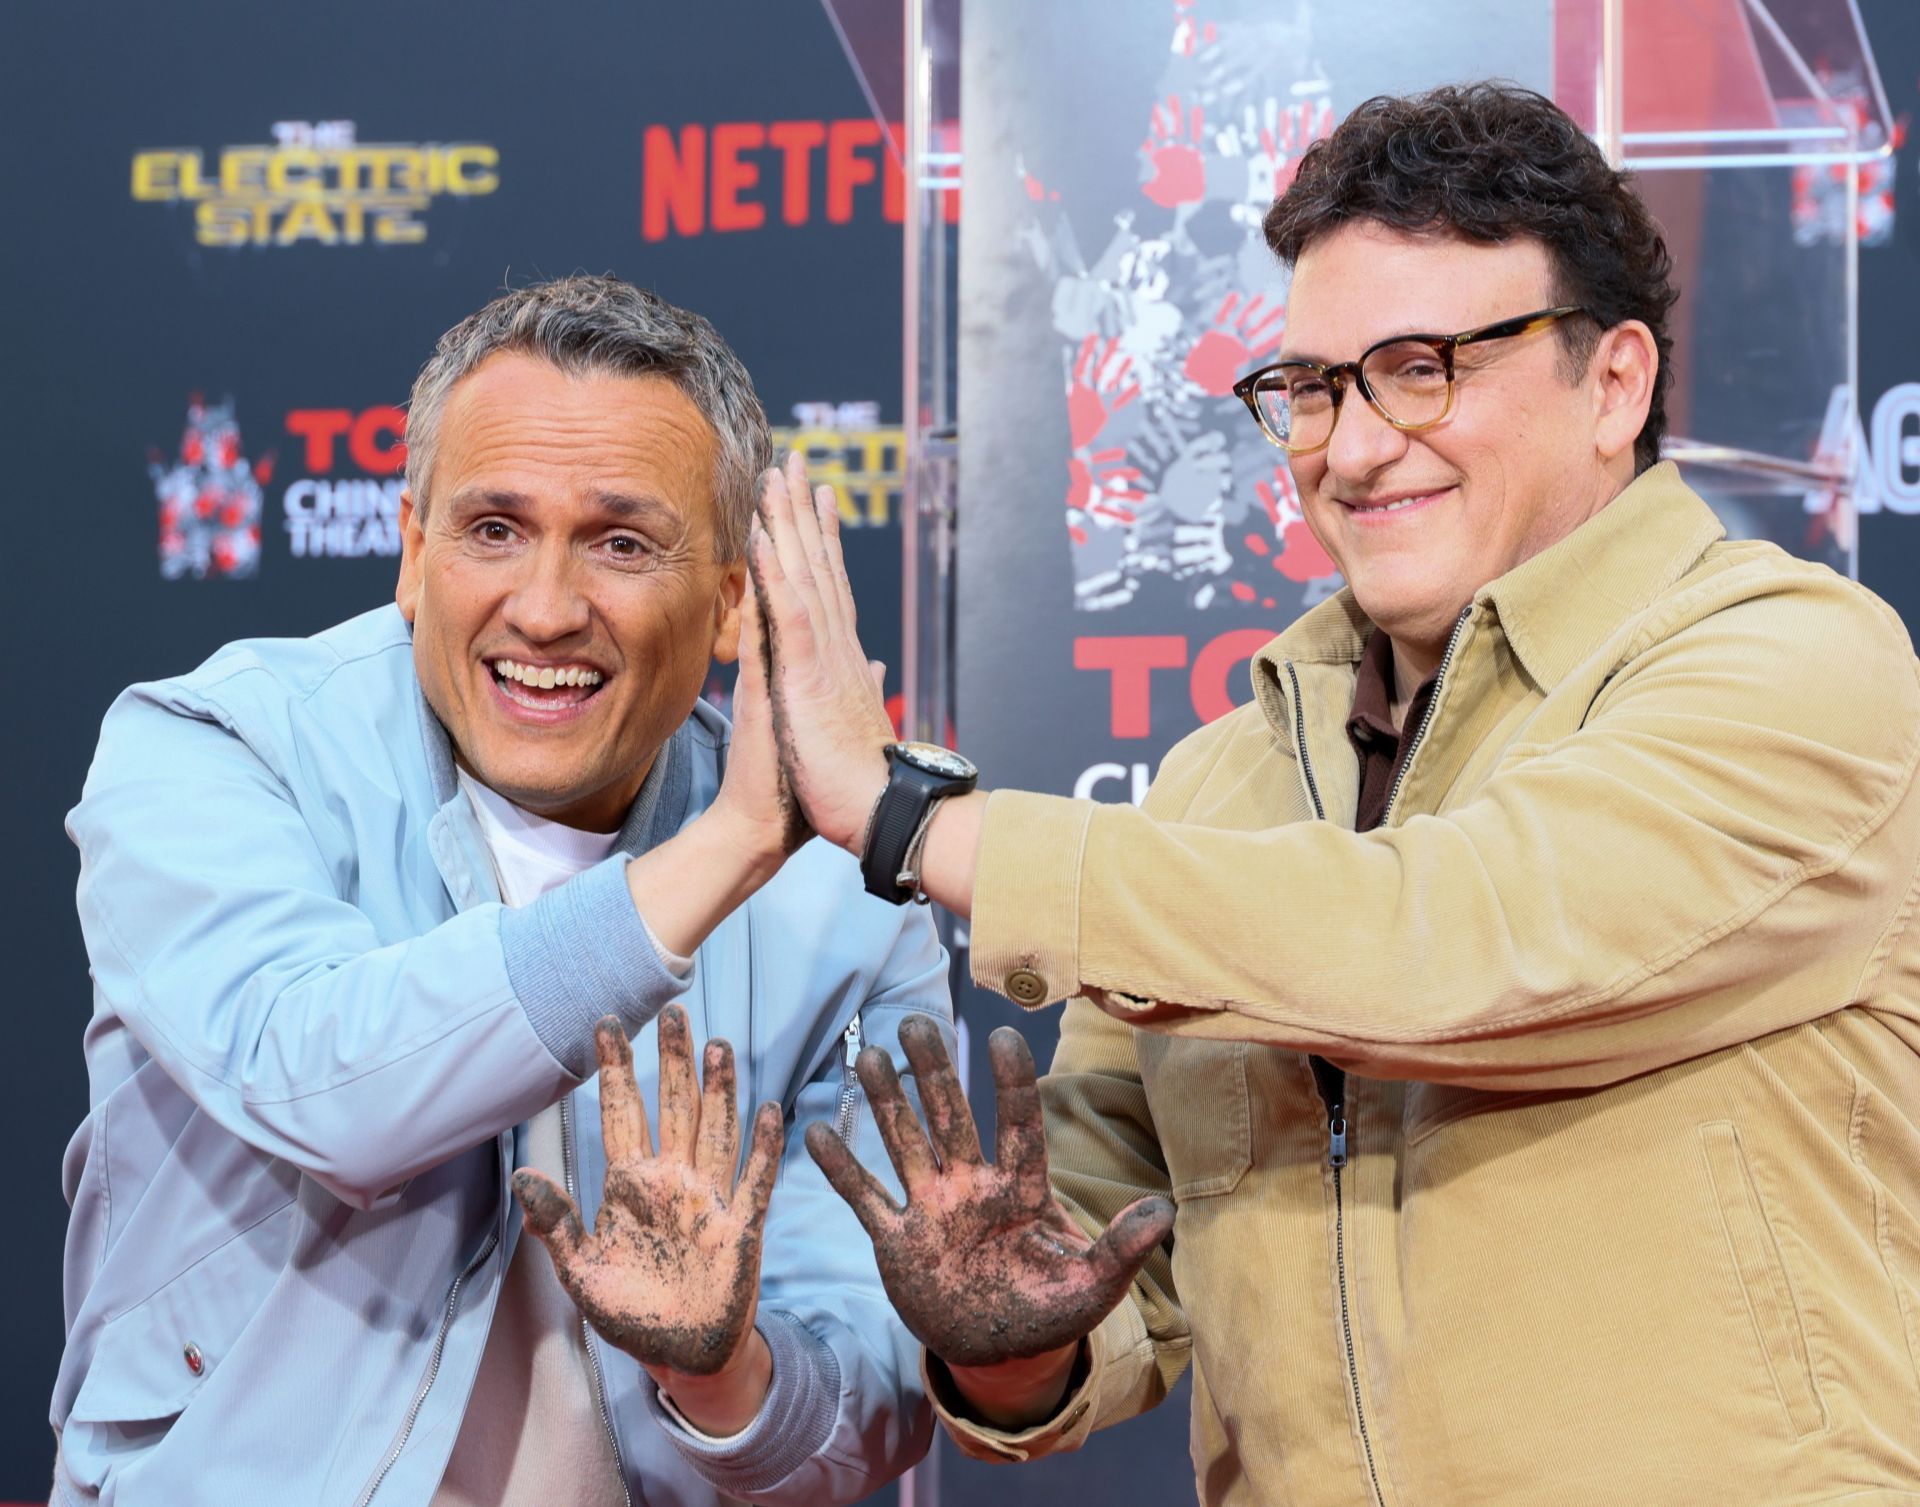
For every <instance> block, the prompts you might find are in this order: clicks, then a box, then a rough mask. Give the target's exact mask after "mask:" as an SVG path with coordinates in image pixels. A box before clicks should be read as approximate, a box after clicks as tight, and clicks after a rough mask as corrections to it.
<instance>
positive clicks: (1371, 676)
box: [1347, 628, 1439, 832]
mask: <svg viewBox="0 0 1920 1507" xmlns="http://www.w3.org/2000/svg"><path fill="white" fill-rule="evenodd" d="M1438 679H1439V676H1438V675H1429V676H1428V677H1427V678H1426V680H1425V681H1423V682H1422V683H1421V686H1420V689H1419V690H1417V691H1415V692H1414V693H1413V700H1412V701H1410V702H1409V703H1408V704H1407V717H1406V723H1405V732H1404V734H1403V733H1402V730H1401V728H1398V727H1395V726H1394V725H1393V642H1392V640H1390V639H1389V638H1388V637H1387V635H1386V634H1385V633H1384V632H1383V631H1381V630H1380V629H1378V628H1376V629H1374V630H1373V635H1372V636H1371V637H1370V638H1369V639H1368V640H1367V647H1366V649H1365V651H1364V652H1363V653H1362V654H1361V656H1360V677H1359V679H1358V680H1357V681H1355V683H1354V687H1353V710H1352V712H1350V713H1349V714H1348V716H1347V741H1348V742H1349V743H1351V744H1353V751H1354V752H1355V753H1356V754H1358V755H1359V756H1360V804H1359V805H1358V806H1357V807H1356V808H1355V810H1354V818H1353V829H1354V831H1356V832H1370V831H1372V830H1373V829H1374V828H1375V827H1377V826H1379V825H1380V823H1381V822H1382V821H1383V820H1384V819H1385V818H1386V814H1387V798H1388V796H1390V795H1391V794H1392V793H1393V782H1394V781H1395V780H1396V779H1398V778H1399V776H1400V767H1401V765H1403V764H1405V763H1406V761H1407V752H1408V750H1409V748H1410V747H1411V745H1412V743H1413V734H1414V733H1415V732H1417V731H1418V730H1419V727H1420V719H1421V718H1423V717H1425V716H1426V714H1427V703H1428V702H1429V701H1431V700H1432V699H1433V686H1434V682H1435V681H1436V680H1438Z"/></svg>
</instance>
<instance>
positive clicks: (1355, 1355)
mask: <svg viewBox="0 0 1920 1507" xmlns="http://www.w3.org/2000/svg"><path fill="white" fill-rule="evenodd" d="M1370 631H1372V630H1371V625H1370V624H1369V623H1368V622H1367V621H1366V620H1365V619H1364V618H1363V617H1362V616H1361V615H1360V613H1359V611H1358V610H1357V608H1356V607H1355V605H1354V603H1353V600H1352V598H1351V597H1350V596H1348V595H1344V594H1343V595H1341V596H1339V597H1337V598H1335V599H1334V600H1332V601H1330V602H1328V603H1326V604H1324V605H1323V606H1322V607H1320V608H1318V609H1316V610H1315V611H1313V612H1311V613H1309V614H1308V615H1307V616H1306V617H1304V618H1302V619H1301V620H1300V621H1299V622H1298V623H1297V624H1295V625H1294V627H1292V628H1291V629H1289V630H1288V631H1287V632H1286V633H1285V634H1283V635H1282V636H1281V637H1280V638H1279V639H1277V640H1276V641H1275V642H1274V643H1273V644H1272V645H1270V646H1269V647H1268V648H1267V649H1266V650H1264V651H1263V652H1262V653H1261V654H1260V655H1259V656H1258V657H1257V658H1256V659H1255V661H1254V664H1253V677H1254V685H1255V690H1256V700H1255V703H1254V704H1253V705H1250V706H1247V707H1244V708H1242V709H1241V710H1239V711H1238V712H1236V713H1234V714H1232V715H1230V716H1228V717H1226V718H1224V719H1223V720H1221V721H1219V722H1217V723H1215V724H1214V725H1212V726H1211V727H1208V728H1206V729H1203V730H1202V731H1200V732H1198V733H1196V734H1194V735H1193V736H1192V737H1191V738H1189V739H1187V740H1186V741H1185V742H1184V743H1182V744H1181V745H1180V747H1179V748H1177V749H1176V750H1174V752H1173V753H1172V754H1171V755H1170V756H1169V757H1168V758H1167V760H1166V763H1165V766H1164V768H1163V769H1162V771H1161V774H1160V777H1159V779H1158V781H1157V783H1156V784H1155V785H1154V787H1153V790H1152V792H1151V794H1150V795H1149V797H1148V799H1147V804H1146V809H1145V811H1144V812H1136V811H1134V810H1131V809H1130V808H1126V807H1115V806H1093V805H1090V804H1088V803H1084V802H1072V801H1065V800H1060V799H1056V798H1053V797H1044V796H1031V795H1019V794H1011V793H999V794H996V795H995V796H994V797H993V799H992V801H991V803H990V805H989V808H988V815H987V823H986V831H985V836H984V840H983V846H982V850H981V855H980V867H979V877H978V888H977V890H976V894H975V908H974V920H973V964H974V970H975V974H976V976H977V977H978V978H980V980H981V981H982V982H984V983H987V984H990V985H993V986H996V987H999V988H1001V989H1003V990H1005V991H1006V992H1008V993H1010V994H1012V995H1013V996H1014V997H1015V998H1016V999H1020V998H1021V997H1022V996H1023V995H1025V996H1027V997H1026V998H1025V999H1023V1000H1022V1002H1023V1003H1041V1002H1045V1001H1048V1000H1053V999H1058V998H1060V997H1062V996H1065V995H1069V994H1076V993H1086V992H1090V991H1096V990H1104V991H1109V992H1110V993H1111V994H1112V996H1113V997H1114V999H1115V1001H1116V1002H1117V1004H1118V1005H1119V1007H1121V1008H1125V1007H1126V1004H1127V1000H1128V999H1129V998H1131V999H1133V1000H1135V1001H1140V1002H1155V1001H1157V1002H1178V1003H1180V1004H1184V1005H1186V1006H1188V1007H1190V1008H1191V1010H1192V1012H1193V1013H1191V1014H1188V1015H1186V1016H1184V1017H1183V1018H1180V1019H1178V1020H1176V1021H1174V1022H1172V1023H1163V1024H1156V1025H1154V1026H1152V1027H1151V1028H1148V1029H1137V1028H1135V1027H1133V1026H1130V1025H1127V1024H1123V1023H1122V1022H1121V1021H1120V1020H1117V1019H1114V1018H1112V1017H1110V1016H1109V1015H1107V1014H1105V1013H1102V1012H1101V1011H1100V1010H1098V1009H1096V1008H1095V1007H1094V1006H1093V1005H1092V1004H1090V1003H1089V1002H1088V1001H1087V1000H1085V999H1079V1000H1076V1001H1074V1002H1073V1003H1072V1004H1070V1005H1069V1006H1068V1008H1067V1013H1066V1016H1065V1019H1064V1022H1063V1035H1062V1039H1061V1043H1060V1048H1059V1053H1058V1055H1057V1057H1056V1058H1055V1060H1054V1064H1053V1068H1052V1071H1051V1073H1050V1075H1049V1076H1048V1078H1047V1079H1046V1080H1045V1102H1046V1109H1047V1115H1048V1127H1047V1128H1048V1134H1049V1139H1050V1144H1051V1146H1052V1154H1053V1158H1054V1169H1055V1183H1056V1187H1057V1188H1058V1190H1059V1191H1060V1193H1061V1194H1062V1195H1063V1197H1065V1198H1066V1199H1067V1200H1068V1201H1069V1203H1070V1204H1071V1205H1073V1206H1074V1207H1075V1208H1076V1209H1077V1210H1079V1211H1081V1217H1082V1218H1083V1219H1084V1220H1085V1221H1086V1222H1087V1223H1089V1224H1090V1225H1097V1224H1099V1223H1103V1222H1104V1221H1105V1220H1106V1219H1107V1218H1109V1217H1110V1216H1111V1215H1112V1214H1113V1213H1114V1212H1115V1211H1116V1210H1117V1209H1118V1208H1120V1207H1121V1206H1122V1205H1123V1204H1125V1203H1126V1202H1127V1201H1128V1200H1130V1199H1132V1198H1134V1197H1136V1196H1138V1195H1139V1194H1141V1193H1143V1192H1149V1191H1151V1192H1171V1193H1172V1195H1173V1197H1174V1199H1175V1200H1176V1201H1177V1203H1178V1206H1179V1219H1178V1223H1177V1224H1176V1226H1175V1230H1174V1239H1173V1245H1172V1253H1171V1258H1170V1259H1169V1258H1168V1256H1167V1255H1166V1254H1164V1253H1162V1254H1161V1255H1158V1256H1156V1257H1155V1259H1154V1260H1153V1261H1152V1262H1150V1263H1149V1264H1148V1266H1147V1268H1146V1269H1145V1271H1144V1272H1143V1274H1142V1278H1141V1280H1140V1281H1139V1282H1137V1283H1136V1285H1135V1287H1134V1290H1133V1295H1132V1301H1130V1302H1127V1303H1123V1304H1121V1306H1120V1308H1119V1309H1118V1310H1117V1311H1116V1312H1115V1313H1114V1314H1112V1315H1111V1316H1110V1317H1109V1318H1108V1319H1107V1320H1106V1321H1105V1322H1104V1323H1103V1324H1102V1325H1101V1326H1100V1328H1099V1329H1098V1330H1097V1331H1096V1332H1095V1334H1094V1336H1093V1340H1092V1347H1091V1348H1092V1368H1091V1372H1090V1374H1089V1375H1088V1376H1087V1378H1086V1380H1085V1383H1084V1384H1083V1385H1081V1386H1080V1387H1078V1388H1077V1389H1076V1390H1075V1391H1074V1393H1073V1394H1072V1395H1071V1396H1070V1397H1069V1398H1068V1399H1067V1401H1066V1402H1065V1403H1064V1404H1063V1405H1062V1407H1061V1410H1060V1413H1059V1415H1058V1416H1057V1417H1056V1418H1055V1419H1054V1420H1052V1421H1051V1422H1049V1423H1047V1424H1045V1425H1042V1426H1041V1427H1038V1428H1035V1429H1031V1430H1028V1431H1026V1432H1024V1433H1001V1432H996V1431H994V1430H991V1429H986V1428H981V1427H977V1426H974V1425H971V1424H969V1423H966V1422H963V1421H961V1420H960V1419H959V1418H957V1417H956V1416H955V1411H956V1410H952V1409H947V1410H945V1411H946V1416H947V1421H948V1427H949V1429H950V1430H951V1431H952V1432H953V1433H954V1435H955V1436H956V1438H957V1439H958V1440H959V1441H960V1443H961V1445H962V1447H963V1448H965V1449H966V1450H967V1451H968V1452H969V1453H972V1454H975V1455H979V1456H982V1457H988V1458H1003V1459H1017V1458H1025V1457H1029V1456H1033V1455H1039V1454H1045V1453H1047V1452H1050V1451H1054V1450H1060V1449H1070V1448H1073V1447H1074V1446H1075V1445H1077V1444H1079V1443H1080V1442H1081V1441H1082V1440H1083V1439H1084V1438H1085V1437H1086V1435H1087V1433H1088V1432H1089V1431H1090V1430H1092V1429H1094V1428H1098V1427H1104V1426H1106V1425H1109V1424H1113V1423H1116V1422H1118V1421H1120V1420H1121V1419H1124V1418H1126V1417H1129V1416H1130V1415H1132V1414H1134V1413H1137V1412H1139V1411H1141V1410H1142V1409H1144V1408H1146V1407H1149V1406H1151V1405H1152V1404H1153V1403H1154V1402H1156V1401H1157V1400H1158V1399H1159V1398H1160V1397H1161V1396H1163V1395H1164V1393H1165V1392H1166V1390H1167V1388H1168V1387H1169V1386H1170V1385H1171V1384H1172V1382H1173V1381H1174V1379H1175V1378H1176V1377H1177V1376H1178V1375H1179V1374H1180V1372H1181V1370H1182V1369H1183V1368H1184V1367H1185V1366H1186V1365H1187V1364H1188V1363H1189V1361H1191V1363H1192V1365H1193V1368H1194V1398H1193V1432H1192V1450H1193V1460H1194V1465H1195V1467H1196V1469H1197V1471H1198V1475H1199V1494H1200V1497H1201V1499H1202V1500H1203V1501H1204V1502H1207V1503H1235V1504H1238V1503H1248V1504H1255V1503H1257V1504H1261V1507H1369V1504H1372V1507H1442V1504H1473V1507H1491V1504H1514V1507H1520V1504H1526V1507H1535V1504H1551V1507H1585V1504H1592V1507H1602V1504H1604V1507H1667V1504H1672V1507H1683V1504H1684V1507H1712V1504H1723V1503H1724V1504H1729V1507H1749V1504H1759V1503H1767V1504H1774V1503H1781V1504H1801V1503H1812V1502H1846V1503H1849V1504H1853V1507H1867V1504H1874V1503H1891V1502H1920V1129H1917V1122H1920V927H1916V926H1914V925H1913V924H1912V918H1913V912H1914V908H1915V901H1916V898H1920V887H1917V885H1916V865H1917V863H1920V792H1916V789H1915V778H1914V776H1915V766H1916V760H1920V686H1917V685H1916V668H1917V667H1916V663H1915V660H1914V655H1913V650H1912V648H1911V646H1910V645H1909V642H1908V638H1907V635H1906V633H1905V631H1904V630H1903V629H1902V627H1901V625H1900V623H1899V621H1898V620H1897V619H1896V617H1895V616H1894V614H1893V613H1892V612H1891V611H1890V610H1889V609H1888V608H1887V607H1885V606H1884V605H1883V604H1882V603H1880V602H1879V601H1878V600H1877V599H1875V598H1874V597H1872V596H1871V595H1869V594H1868V593H1867V592H1865V591H1863V590H1861V589H1860V588H1858V587H1856V586H1854V585H1852V584H1850V583H1849V582H1847V581H1845V580H1842V579H1841V578H1840V577H1838V576H1836V575H1834V574H1833V573H1831V572H1830V571H1827V570H1825V569H1823V568H1819V567H1816V566H1812V565H1808V564H1805V563H1802V562H1798V561H1796V560H1793V559H1792V558H1790V557H1788V556H1786V555H1784V554H1782V553H1781V552H1780V551H1779V550H1777V549H1775V548H1773V547H1771V546H1769V545H1764V544H1752V543H1729V542H1725V541H1723V540H1722V539H1721V530H1720V527H1719V525H1718V523H1717V522H1716V521H1715V519H1714V517H1713V515H1712V514H1711V513H1710V512H1709V511H1708V509H1707V508H1706V507H1705V506H1704V505H1703V504H1702V503H1701V502H1700V501H1699V499H1698V498H1697V497H1695V496H1694V494H1693V493H1692V492H1690V491H1689V490H1688V489H1687V488H1686V487H1685V486H1684V484H1682V483H1681V482H1680V480H1679V478H1678V476H1677V474H1676V473H1675V471H1674V470H1673V468H1672V467H1671V466H1660V467H1657V468H1655V469H1654V470H1652V471H1650V472H1649V473H1648V474H1647V475H1645V476H1644V477H1642V478H1641V479H1640V480H1638V481H1637V482H1635V483H1634V485H1632V486H1631V487H1630V488H1628V489H1627V490H1626V491H1625V492H1623V493H1622V494H1621V495H1620V496H1619V497H1618V498H1616V499H1615V500H1614V502H1613V503H1612V504H1611V505H1610V506H1608V507H1607V508H1605V509H1604V510H1603V511H1602V512H1601V513H1600V514H1599V515H1598V516H1597V517H1595V518H1594V519H1593V520H1591V521H1590V522H1588V523H1587V524H1586V525H1584V526H1583V527H1582V528H1580V529H1579V530H1578V531H1577V532H1576V533H1574V534H1573V535H1571V536H1570V537H1568V538H1567V539H1565V540H1562V541H1561V542H1560V543H1559V544H1557V545H1555V546H1554V547H1553V548H1551V549H1549V550H1547V551H1546V552H1544V553H1542V554H1541V555H1539V556H1537V557H1535V558H1534V559H1533V560H1530V561H1529V562H1527V563H1526V564H1525V565H1522V566H1521V567H1520V568H1518V569H1517V570H1514V571H1512V572H1511V573H1509V574H1508V575H1506V576H1505V577H1503V578H1501V579H1500V580H1498V581H1495V582H1494V583H1493V584H1492V585H1490V586H1488V587H1486V588H1485V589H1484V590H1482V591H1481V592H1480V593H1479V594H1478V596H1477V597H1476V598H1475V600H1474V602H1473V604H1472V605H1471V607H1470V608H1469V609H1468V610H1467V612H1466V613H1465V614H1464V616H1463V618H1462V620H1461V622H1460V625H1459V627H1458V629H1457V631H1456V633H1455V635H1454V638H1453V642H1452V646H1451V648H1450V650H1449V651H1448V657H1447V660H1446V664H1445V668H1444V671H1443V674H1442V678H1441V681H1440V685H1439V687H1438V690H1437V692H1436V695H1435V697H1434V700H1433V705H1432V711H1431V716H1430V718H1429V721H1428V724H1427V726H1426V727H1425V729H1424V733H1420V734H1416V735H1417V736H1418V737H1419V743H1418V746H1417V747H1416V748H1415V750H1414V752H1413V754H1412V756H1411V759H1410V761H1409V763H1408V766H1407V770H1406V773H1405V776H1404V781H1403V784H1402V786H1401V788H1400V789H1399V790H1398V792H1397V793H1396V795H1395V797H1394V799H1393V802H1392V806H1391V809H1390V811H1389V814H1388V817H1387V821H1386V824H1385V826H1384V827H1383V828H1382V829H1381V830H1379V831H1376V832H1372V833H1368V834H1364V835H1356V834H1355V833H1353V832H1352V831H1351V830H1349V829H1350V828H1351V826H1352V822H1353V813H1354V807H1355V802H1356V797H1357V788H1356V787H1357V779H1358V768H1357V761H1356V759H1355V756H1354V753H1353V750H1352V748H1351V746H1350V745H1349V744H1348V742H1347V737H1346V732H1345V723H1346V719H1347V714H1348V711H1349V709H1350V706H1351V702H1352V697H1353V686H1354V675H1355V663H1356V661H1357V660H1358V659H1359V657H1360V652H1361V646H1362V644H1363V643H1364V642H1365V638H1366V635H1367V634H1368V633H1369V632H1370ZM1307 1053H1318V1054H1321V1055H1323V1056H1324V1057H1326V1058H1328V1059H1330V1060H1331V1062H1333V1063H1334V1064H1337V1065H1338V1066H1340V1067H1343V1068H1345V1069H1346V1070H1347V1071H1348V1073H1349V1074H1350V1075H1352V1076H1350V1077H1349V1078H1348V1080H1347V1088H1346V1094H1345V1116H1346V1126H1345V1152H1346V1159H1345V1163H1344V1165H1343V1166H1339V1167H1336V1166H1334V1165H1333V1162H1334V1161H1335V1160H1336V1158H1335V1157H1334V1156H1333V1155H1331V1154H1330V1153H1331V1150H1332V1141H1333V1137H1332V1135H1331V1133H1330V1125H1329V1116H1328V1112H1327V1109H1326V1106H1325V1104H1324V1102H1323V1100H1322V1098H1321V1096H1320V1094H1319V1093H1318V1092H1317V1091H1316V1087H1315V1081H1314V1078H1313V1075H1312V1070H1311V1068H1310V1066H1309V1061H1308V1057H1307V1056H1306V1055H1305V1054H1307ZM935 1369H936V1370H937V1368H935Z"/></svg>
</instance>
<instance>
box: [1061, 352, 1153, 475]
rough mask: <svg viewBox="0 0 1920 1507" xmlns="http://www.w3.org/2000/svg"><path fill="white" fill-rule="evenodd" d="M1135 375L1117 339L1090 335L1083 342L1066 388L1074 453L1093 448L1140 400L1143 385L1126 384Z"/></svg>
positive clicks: (1069, 426)
mask: <svg viewBox="0 0 1920 1507" xmlns="http://www.w3.org/2000/svg"><path fill="white" fill-rule="evenodd" d="M1132 371H1133V358H1132V357H1131V356H1129V355H1127V354H1126V353H1125V352H1124V351H1122V350H1121V349H1120V342H1119V341H1118V340H1117V339H1107V340H1102V339H1100V337H1099V336H1097V335H1089V336H1087V338H1086V339H1085V340H1083V341H1081V342H1080V350H1079V352H1078V353H1077V354H1076V355H1075V356H1074V360H1073V379H1072V380H1071V381H1070V382H1068V384H1067V433H1068V434H1069V435H1070V436H1071V437H1072V443H1073V448H1074V449H1075V450H1084V449H1085V448H1086V447H1087V446H1088V445H1091V444H1092V443H1093V441H1094V437H1095V436H1096V435H1098V434H1099V433H1100V431H1101V430H1102V429H1104V428H1106V427H1107V420H1108V419H1110V418H1112V417H1113V416H1114V415H1115V414H1116V413H1118V412H1119V411H1120V410H1121V409H1122V408H1125V407H1126V406H1127V404H1129V403H1131V402H1132V401H1133V400H1134V399H1135V398H1137V397H1139V396H1140V384H1139V383H1138V382H1134V383H1131V384H1129V383H1128V381H1127V378H1128V376H1129V375H1130V374H1131V373H1132Z"/></svg>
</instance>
